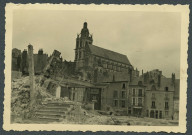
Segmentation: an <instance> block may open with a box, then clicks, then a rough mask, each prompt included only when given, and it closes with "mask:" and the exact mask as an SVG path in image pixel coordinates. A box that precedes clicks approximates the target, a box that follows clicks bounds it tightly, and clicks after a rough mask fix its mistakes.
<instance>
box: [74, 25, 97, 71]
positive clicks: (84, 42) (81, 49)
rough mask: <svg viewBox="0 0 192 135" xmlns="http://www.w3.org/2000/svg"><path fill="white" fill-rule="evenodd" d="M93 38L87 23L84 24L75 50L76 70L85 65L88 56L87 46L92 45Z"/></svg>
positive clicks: (78, 35)
mask: <svg viewBox="0 0 192 135" xmlns="http://www.w3.org/2000/svg"><path fill="white" fill-rule="evenodd" d="M92 43H93V38H92V35H91V34H89V29H88V28H87V22H84V23H83V28H82V29H81V33H80V34H77V38H76V48H75V62H76V69H79V68H80V67H83V66H84V65H85V62H84V59H85V56H86V53H87V52H86V49H85V48H86V46H89V45H92Z"/></svg>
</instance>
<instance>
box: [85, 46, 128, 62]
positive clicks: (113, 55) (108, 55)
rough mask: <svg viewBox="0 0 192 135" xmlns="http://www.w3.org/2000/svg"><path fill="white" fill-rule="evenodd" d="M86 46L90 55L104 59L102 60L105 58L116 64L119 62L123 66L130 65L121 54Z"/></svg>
mask: <svg viewBox="0 0 192 135" xmlns="http://www.w3.org/2000/svg"><path fill="white" fill-rule="evenodd" d="M88 46H89V49H90V51H91V53H92V54H94V55H97V56H100V57H104V58H107V59H110V60H114V61H116V62H121V63H124V64H128V65H131V64H130V62H129V60H128V58H127V56H126V55H123V54H120V53H117V52H113V51H110V50H107V49H104V48H101V47H98V46H95V45H88Z"/></svg>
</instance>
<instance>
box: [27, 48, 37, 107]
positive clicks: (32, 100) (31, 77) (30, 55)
mask: <svg viewBox="0 0 192 135" xmlns="http://www.w3.org/2000/svg"><path fill="white" fill-rule="evenodd" d="M28 63H29V68H28V70H29V82H30V108H31V109H33V105H34V103H35V84H34V59H33V46H32V45H28Z"/></svg>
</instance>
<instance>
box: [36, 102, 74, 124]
mask: <svg viewBox="0 0 192 135" xmlns="http://www.w3.org/2000/svg"><path fill="white" fill-rule="evenodd" d="M72 107H73V103H68V102H56V101H54V102H47V103H44V105H43V106H42V108H40V109H39V110H37V111H36V112H35V118H36V119H37V120H40V121H42V122H58V121H61V120H62V119H64V118H66V115H67V113H68V112H69V111H70V110H71V109H72Z"/></svg>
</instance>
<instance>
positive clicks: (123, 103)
mask: <svg viewBox="0 0 192 135" xmlns="http://www.w3.org/2000/svg"><path fill="white" fill-rule="evenodd" d="M121 107H122V108H125V100H122V101H121Z"/></svg>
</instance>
